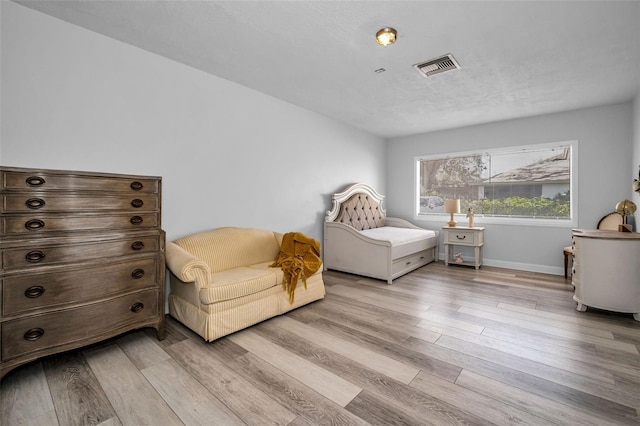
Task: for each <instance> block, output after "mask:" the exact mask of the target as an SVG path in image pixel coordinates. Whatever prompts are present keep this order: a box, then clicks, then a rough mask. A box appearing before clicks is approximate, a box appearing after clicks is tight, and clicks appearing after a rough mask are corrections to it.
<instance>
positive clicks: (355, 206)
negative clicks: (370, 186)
mask: <svg viewBox="0 0 640 426" xmlns="http://www.w3.org/2000/svg"><path fill="white" fill-rule="evenodd" d="M384 220H385V216H384V214H383V213H382V211H381V210H380V203H379V202H378V201H377V200H375V199H373V198H372V197H370V196H369V195H367V194H364V193H357V194H353V195H352V196H351V197H349V199H348V200H346V201H344V202H343V203H342V204H341V205H340V212H339V213H338V217H336V219H335V221H334V222H340V223H344V224H347V225H350V226H352V227H354V228H355V229H357V230H358V231H362V230H363V229H372V228H379V227H381V226H384Z"/></svg>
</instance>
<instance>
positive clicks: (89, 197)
mask: <svg viewBox="0 0 640 426" xmlns="http://www.w3.org/2000/svg"><path fill="white" fill-rule="evenodd" d="M159 208H160V200H159V197H158V194H131V195H128V194H127V195H97V194H95V195H94V194H78V195H64V194H56V193H47V192H42V191H38V192H33V193H25V192H20V193H5V194H0V213H27V212H30V213H32V214H33V213H34V212H37V213H47V212H67V211H75V212H82V211H86V212H90V211H111V210H125V211H130V212H131V213H135V212H141V211H146V212H154V211H158V210H159Z"/></svg>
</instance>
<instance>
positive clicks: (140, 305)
mask: <svg viewBox="0 0 640 426" xmlns="http://www.w3.org/2000/svg"><path fill="white" fill-rule="evenodd" d="M130 309H131V312H133V313H134V314H136V313H138V312H140V311H141V310H143V309H144V303H142V302H136V303H134V304H133V305H131V308H130Z"/></svg>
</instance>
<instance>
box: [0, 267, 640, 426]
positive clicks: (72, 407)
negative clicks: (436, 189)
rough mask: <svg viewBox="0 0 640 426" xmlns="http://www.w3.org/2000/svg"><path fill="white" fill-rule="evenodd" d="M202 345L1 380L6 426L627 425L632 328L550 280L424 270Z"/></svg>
mask: <svg viewBox="0 0 640 426" xmlns="http://www.w3.org/2000/svg"><path fill="white" fill-rule="evenodd" d="M324 278H325V284H326V288H327V296H326V298H325V299H324V300H322V301H318V302H315V303H312V304H310V305H307V306H305V307H302V308H299V309H297V310H295V311H292V312H289V313H288V314H286V315H284V316H280V317H277V318H273V319H270V320H268V321H265V322H263V323H261V324H258V325H256V326H254V327H251V328H249V329H246V330H243V331H240V332H238V333H235V334H233V335H230V336H227V337H224V338H221V339H219V340H217V341H215V342H212V343H205V342H204V341H203V340H202V339H201V338H200V337H199V336H197V335H195V334H194V333H192V332H191V331H190V330H188V329H187V328H185V327H184V326H182V325H181V324H180V323H178V322H177V321H175V320H173V319H171V318H170V317H167V338H166V339H165V340H164V341H162V342H160V341H158V340H157V339H156V338H155V335H154V333H153V331H152V330H138V331H135V332H132V333H128V334H126V335H123V336H120V337H118V338H115V339H112V340H109V341H107V342H103V343H101V344H98V345H94V346H92V347H88V348H84V349H82V350H77V351H71V352H68V353H64V354H59V355H56V356H52V357H49V358H46V359H43V360H40V361H37V362H34V363H32V364H29V365H25V366H23V367H20V368H18V369H16V370H14V371H12V372H11V373H9V374H8V375H7V376H6V377H5V378H4V380H3V381H2V382H1V383H0V408H1V413H0V424H2V425H3V426H12V425H22V424H28V425H65V426H66V425H98V424H100V425H143V424H148V425H290V426H298V425H324V424H331V425H367V424H370V425H458V424H465V425H485V424H486V425H488V424H495V425H510V424H517V425H523V424H528V425H546V424H553V425H577V424H580V425H636V426H638V425H640V415H639V413H640V323H639V322H636V321H634V320H633V318H632V316H631V315H627V314H616V313H610V312H604V311H598V310H593V309H589V310H588V311H587V312H577V311H576V310H575V302H573V300H572V299H571V297H572V294H573V293H572V288H571V285H570V284H569V282H568V281H566V280H564V278H563V277H560V276H552V275H544V274H536V273H529V272H522V271H513V270H506V269H498V268H490V267H483V268H482V269H480V270H478V271H476V270H475V269H472V268H466V267H460V266H450V267H446V266H444V264H442V263H432V264H430V265H427V266H425V267H423V268H421V269H419V270H417V271H414V272H412V273H410V274H408V275H405V276H404V277H401V278H399V279H397V280H396V281H395V282H394V283H393V285H387V284H386V283H385V282H383V281H378V280H372V279H368V278H364V277H359V276H354V275H349V274H343V273H339V272H334V271H329V272H325V273H324Z"/></svg>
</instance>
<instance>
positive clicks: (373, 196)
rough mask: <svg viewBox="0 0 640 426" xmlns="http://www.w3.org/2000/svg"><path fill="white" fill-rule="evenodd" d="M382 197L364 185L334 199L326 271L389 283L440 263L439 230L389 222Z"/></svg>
mask: <svg viewBox="0 0 640 426" xmlns="http://www.w3.org/2000/svg"><path fill="white" fill-rule="evenodd" d="M383 199H384V196H383V195H380V194H379V193H378V192H376V191H375V190H374V189H373V188H371V187H370V186H368V185H365V184H363V183H356V184H353V185H350V186H349V187H347V188H346V189H345V190H344V191H342V192H340V193H337V194H334V195H333V198H332V200H333V206H332V208H331V210H329V211H328V212H327V213H326V216H325V222H324V268H325V269H333V270H337V271H343V272H349V273H352V274H357V275H364V276H367V277H371V278H378V279H382V280H386V281H387V283H388V284H391V283H392V282H393V280H394V279H395V278H397V277H399V276H401V275H404V274H406V273H408V272H411V271H413V270H415V269H417V268H420V267H422V266H424V265H426V264H428V263H430V262H433V261H435V260H436V258H437V256H438V235H439V232H438V231H431V230H427V229H423V228H420V227H418V226H415V225H413V224H411V223H410V222H408V221H406V220H403V219H399V218H392V217H386V211H385V208H384V206H383V205H382V203H383Z"/></svg>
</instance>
